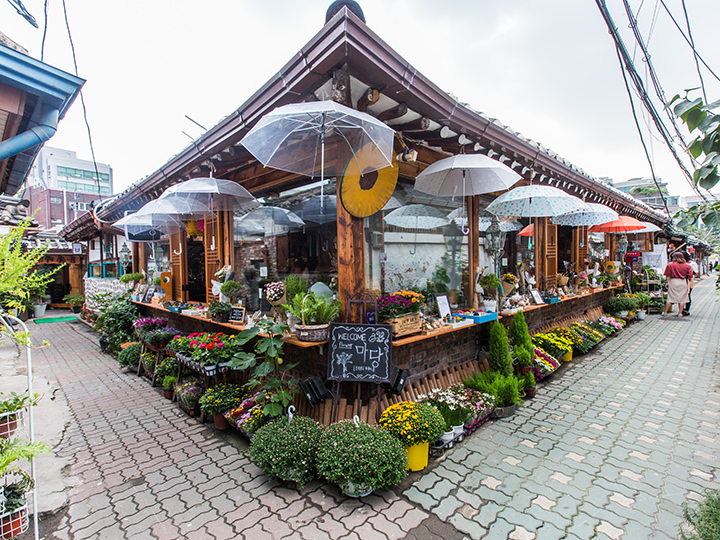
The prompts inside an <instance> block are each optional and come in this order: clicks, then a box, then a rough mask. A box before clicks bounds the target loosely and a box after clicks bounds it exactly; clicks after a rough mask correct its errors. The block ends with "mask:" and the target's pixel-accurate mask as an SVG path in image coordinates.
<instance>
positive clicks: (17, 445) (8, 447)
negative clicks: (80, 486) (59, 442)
mask: <svg viewBox="0 0 720 540" xmlns="http://www.w3.org/2000/svg"><path fill="white" fill-rule="evenodd" d="M48 453H50V447H49V446H48V445H47V444H45V443H43V442H39V441H35V442H30V441H26V440H23V439H20V438H10V439H4V438H0V477H2V476H3V475H4V474H7V473H9V472H14V471H15V470H17V469H16V468H15V467H14V466H13V465H14V463H16V462H18V461H23V460H30V459H32V458H34V457H36V456H39V455H40V454H48Z"/></svg>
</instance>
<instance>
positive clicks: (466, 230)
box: [460, 169, 470, 236]
mask: <svg viewBox="0 0 720 540" xmlns="http://www.w3.org/2000/svg"><path fill="white" fill-rule="evenodd" d="M462 171H463V209H464V207H465V204H466V200H465V169H463V170H462ZM468 213H469V212H468ZM462 216H463V217H462V226H461V227H460V230H461V231H462V233H463V234H464V235H465V236H467V235H468V234H469V233H470V226H469V225H466V224H465V212H464V211H463V214H462Z"/></svg>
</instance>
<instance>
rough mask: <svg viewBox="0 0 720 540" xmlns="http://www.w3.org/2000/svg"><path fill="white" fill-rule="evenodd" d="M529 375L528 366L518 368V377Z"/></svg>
mask: <svg viewBox="0 0 720 540" xmlns="http://www.w3.org/2000/svg"><path fill="white" fill-rule="evenodd" d="M528 373H530V366H520V375H527V374H528Z"/></svg>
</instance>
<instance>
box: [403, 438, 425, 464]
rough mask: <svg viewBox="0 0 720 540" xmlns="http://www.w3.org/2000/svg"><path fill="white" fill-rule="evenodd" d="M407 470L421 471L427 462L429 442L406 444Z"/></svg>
mask: <svg viewBox="0 0 720 540" xmlns="http://www.w3.org/2000/svg"><path fill="white" fill-rule="evenodd" d="M405 452H407V458H408V464H407V468H408V471H422V470H423V469H424V468H425V467H427V464H428V455H429V452H430V443H428V442H424V443H419V444H414V445H412V446H406V447H405Z"/></svg>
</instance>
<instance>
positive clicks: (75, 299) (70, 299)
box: [62, 293, 85, 306]
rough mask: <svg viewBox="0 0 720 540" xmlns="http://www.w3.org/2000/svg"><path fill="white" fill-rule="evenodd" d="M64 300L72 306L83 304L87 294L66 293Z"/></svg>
mask: <svg viewBox="0 0 720 540" xmlns="http://www.w3.org/2000/svg"><path fill="white" fill-rule="evenodd" d="M62 301H63V302H65V303H66V304H70V305H71V306H82V305H83V304H84V303H85V295H84V294H82V293H71V294H66V295H65V296H63V299H62Z"/></svg>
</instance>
